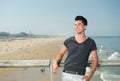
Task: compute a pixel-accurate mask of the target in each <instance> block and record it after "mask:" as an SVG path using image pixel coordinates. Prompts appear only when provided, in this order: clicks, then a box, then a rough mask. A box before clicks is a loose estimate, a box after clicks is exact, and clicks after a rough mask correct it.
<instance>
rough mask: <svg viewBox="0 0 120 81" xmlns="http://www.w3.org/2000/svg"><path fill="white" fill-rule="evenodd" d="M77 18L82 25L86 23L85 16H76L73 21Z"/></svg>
mask: <svg viewBox="0 0 120 81" xmlns="http://www.w3.org/2000/svg"><path fill="white" fill-rule="evenodd" d="M77 20H81V21H82V22H83V24H84V25H87V24H88V22H87V19H86V18H85V17H83V16H76V17H75V21H77Z"/></svg>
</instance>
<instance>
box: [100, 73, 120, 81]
mask: <svg viewBox="0 0 120 81" xmlns="http://www.w3.org/2000/svg"><path fill="white" fill-rule="evenodd" d="M100 78H101V79H102V80H103V81H120V75H116V74H112V73H109V72H103V73H101V75H100Z"/></svg>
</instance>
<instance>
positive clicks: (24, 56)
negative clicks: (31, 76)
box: [0, 37, 66, 81]
mask: <svg viewBox="0 0 120 81" xmlns="http://www.w3.org/2000/svg"><path fill="white" fill-rule="evenodd" d="M65 39H66V37H49V38H24V39H17V40H9V41H0V60H31V59H34V60H36V59H37V60H38V59H54V58H55V56H56V54H57V53H58V52H59V50H60V48H61V47H62V43H63V41H64V40H65ZM15 70H19V69H18V68H0V76H7V75H8V74H9V73H11V72H13V71H15ZM36 81H39V80H36ZM40 81H41V80H40ZM42 81H48V79H47V80H42Z"/></svg>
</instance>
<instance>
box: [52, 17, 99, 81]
mask: <svg viewBox="0 0 120 81" xmlns="http://www.w3.org/2000/svg"><path fill="white" fill-rule="evenodd" d="M86 28H87V19H86V18H84V17H83V16H76V17H75V31H76V35H75V36H73V37H69V38H68V39H66V40H65V41H64V43H63V47H62V48H61V50H60V51H59V53H58V54H57V56H56V58H55V60H54V63H53V66H52V71H53V73H57V71H58V68H59V66H58V65H59V62H60V61H61V60H62V58H63V56H64V55H65V54H66V52H67V57H66V59H65V62H64V68H63V73H62V81H90V79H91V77H92V76H93V74H94V72H95V70H96V67H97V64H98V55H97V47H96V43H95V41H94V40H93V39H91V38H90V37H87V36H86V35H85V30H86ZM90 54H91V55H92V60H93V62H92V67H91V69H90V72H89V73H88V74H86V75H85V73H86V66H87V62H88V58H89V55H90Z"/></svg>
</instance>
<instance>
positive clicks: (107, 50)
mask: <svg viewBox="0 0 120 81" xmlns="http://www.w3.org/2000/svg"><path fill="white" fill-rule="evenodd" d="M91 38H93V39H94V40H95V42H96V44H97V48H98V49H97V51H98V56H99V60H103V59H105V60H120V43H119V42H120V37H91ZM43 68H45V71H44V72H41V69H43ZM18 69H20V68H18ZM62 69H63V68H62V67H60V68H59V72H58V74H52V72H51V69H50V68H49V67H47V68H46V67H41V68H25V69H24V68H22V69H21V70H18V71H15V72H13V73H10V74H6V76H2V77H0V81H46V80H44V78H48V80H47V81H61V73H62ZM86 69H87V72H86V73H88V72H89V71H90V68H89V67H87V68H86ZM91 81H120V67H115V66H113V67H98V68H97V70H96V72H95V74H94V76H93V77H92V79H91Z"/></svg>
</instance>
